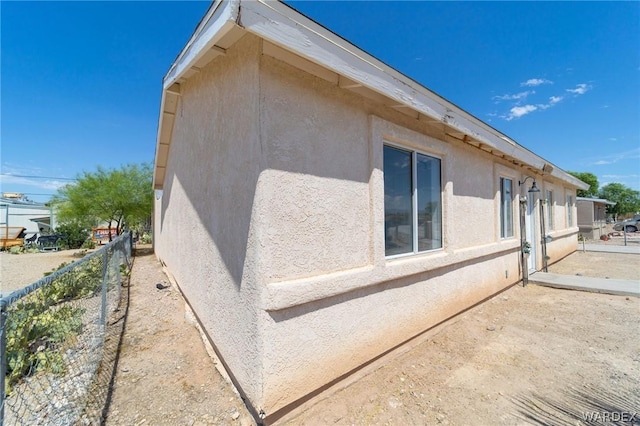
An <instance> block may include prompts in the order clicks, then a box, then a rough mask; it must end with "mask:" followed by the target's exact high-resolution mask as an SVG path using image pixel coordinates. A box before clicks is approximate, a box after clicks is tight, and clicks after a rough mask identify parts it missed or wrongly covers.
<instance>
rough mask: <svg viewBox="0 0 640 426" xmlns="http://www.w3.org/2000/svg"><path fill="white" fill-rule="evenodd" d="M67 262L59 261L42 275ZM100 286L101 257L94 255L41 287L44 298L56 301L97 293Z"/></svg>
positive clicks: (55, 269)
mask: <svg viewBox="0 0 640 426" xmlns="http://www.w3.org/2000/svg"><path fill="white" fill-rule="evenodd" d="M67 265H68V263H61V264H60V265H59V266H58V267H57V268H54V269H52V270H51V271H50V272H45V273H44V276H45V277H46V276H48V275H51V274H52V273H54V272H55V271H58V270H60V269H62V268H64V267H65V266H67ZM101 286H102V258H101V256H95V257H93V258H92V259H90V260H88V261H87V262H85V263H83V264H82V265H81V266H79V267H77V268H73V269H72V270H70V271H68V272H67V273H66V274H63V275H61V276H59V277H58V278H56V279H55V280H53V281H52V282H51V284H49V285H48V286H45V287H43V288H42V291H43V293H44V295H45V297H46V298H50V299H53V300H56V301H64V300H70V299H79V298H81V297H87V296H93V295H95V294H96V293H98V292H99V291H100V289H101Z"/></svg>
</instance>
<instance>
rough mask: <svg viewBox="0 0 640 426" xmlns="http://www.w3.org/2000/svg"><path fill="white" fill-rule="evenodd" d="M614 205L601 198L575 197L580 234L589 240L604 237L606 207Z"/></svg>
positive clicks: (605, 231)
mask: <svg viewBox="0 0 640 426" xmlns="http://www.w3.org/2000/svg"><path fill="white" fill-rule="evenodd" d="M615 204H616V203H614V202H613V201H609V200H605V199H602V198H586V197H576V209H577V211H578V228H579V230H580V234H581V235H583V236H584V237H585V238H586V239H589V240H597V239H599V238H600V237H601V236H603V235H606V234H607V206H613V205H615Z"/></svg>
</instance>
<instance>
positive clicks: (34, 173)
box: [0, 163, 71, 191]
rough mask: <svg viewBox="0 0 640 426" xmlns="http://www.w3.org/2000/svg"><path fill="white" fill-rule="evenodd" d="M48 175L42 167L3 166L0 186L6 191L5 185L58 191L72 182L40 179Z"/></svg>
mask: <svg viewBox="0 0 640 426" xmlns="http://www.w3.org/2000/svg"><path fill="white" fill-rule="evenodd" d="M45 173H47V172H46V171H45V170H44V169H42V168H40V167H30V166H16V165H15V164H10V163H4V164H2V174H0V186H1V187H2V190H3V191H5V190H6V189H5V185H26V186H33V187H35V188H40V189H45V190H50V191H56V190H58V188H61V187H63V186H64V185H66V184H68V183H70V182H71V181H70V180H65V179H66V178H65V179H56V178H40V177H38V176H42V175H43V174H45Z"/></svg>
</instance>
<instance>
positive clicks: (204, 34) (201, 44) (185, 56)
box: [153, 0, 240, 189]
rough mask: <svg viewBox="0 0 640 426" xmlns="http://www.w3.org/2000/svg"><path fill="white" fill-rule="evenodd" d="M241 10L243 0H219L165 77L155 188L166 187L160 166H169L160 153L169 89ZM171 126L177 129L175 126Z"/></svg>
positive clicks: (234, 19)
mask: <svg viewBox="0 0 640 426" xmlns="http://www.w3.org/2000/svg"><path fill="white" fill-rule="evenodd" d="M239 10H240V0H216V1H215V2H214V3H212V4H211V6H210V7H209V10H208V11H207V13H206V14H205V16H204V18H203V19H202V20H201V21H200V24H199V25H198V27H197V28H196V30H195V31H194V33H193V35H192V36H191V38H190V39H189V41H188V42H187V44H186V45H185V47H184V48H183V49H182V51H181V52H180V54H179V55H178V57H177V58H176V60H175V61H174V63H173V64H172V65H171V67H170V68H169V71H168V72H167V74H166V75H165V76H164V79H163V84H162V99H161V101H160V117H159V119H158V131H157V135H158V136H157V139H156V153H155V158H154V169H153V188H154V189H162V186H163V182H158V179H157V178H158V169H159V168H165V167H166V158H165V159H162V158H160V156H159V153H160V141H161V140H162V137H163V133H162V132H163V130H162V129H163V125H164V115H165V112H167V107H166V100H167V95H168V94H167V92H168V90H169V88H170V87H171V86H173V84H174V83H176V82H177V81H178V80H179V79H180V78H181V77H182V76H183V75H184V74H185V73H186V72H187V71H188V70H189V69H190V68H191V67H192V66H193V65H194V64H195V63H197V61H198V60H199V59H200V58H202V57H203V56H204V55H206V54H207V52H208V51H209V50H211V49H214V48H215V44H216V42H217V41H219V40H220V39H221V38H222V37H224V35H225V34H227V33H228V32H229V31H231V29H233V28H234V27H235V26H236V22H237V20H238V13H239ZM172 96H175V95H172ZM170 112H174V111H170ZM170 127H171V129H173V126H170ZM170 138H171V135H169V143H170V142H171V141H170ZM159 160H160V161H163V164H159Z"/></svg>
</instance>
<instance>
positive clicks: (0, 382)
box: [0, 304, 7, 426]
mask: <svg viewBox="0 0 640 426" xmlns="http://www.w3.org/2000/svg"><path fill="white" fill-rule="evenodd" d="M6 326H7V307H6V306H5V305H4V304H2V306H0V357H1V358H2V360H1V361H0V426H2V425H4V401H5V399H6V397H7V395H5V393H4V387H5V380H6V378H7V330H6Z"/></svg>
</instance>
